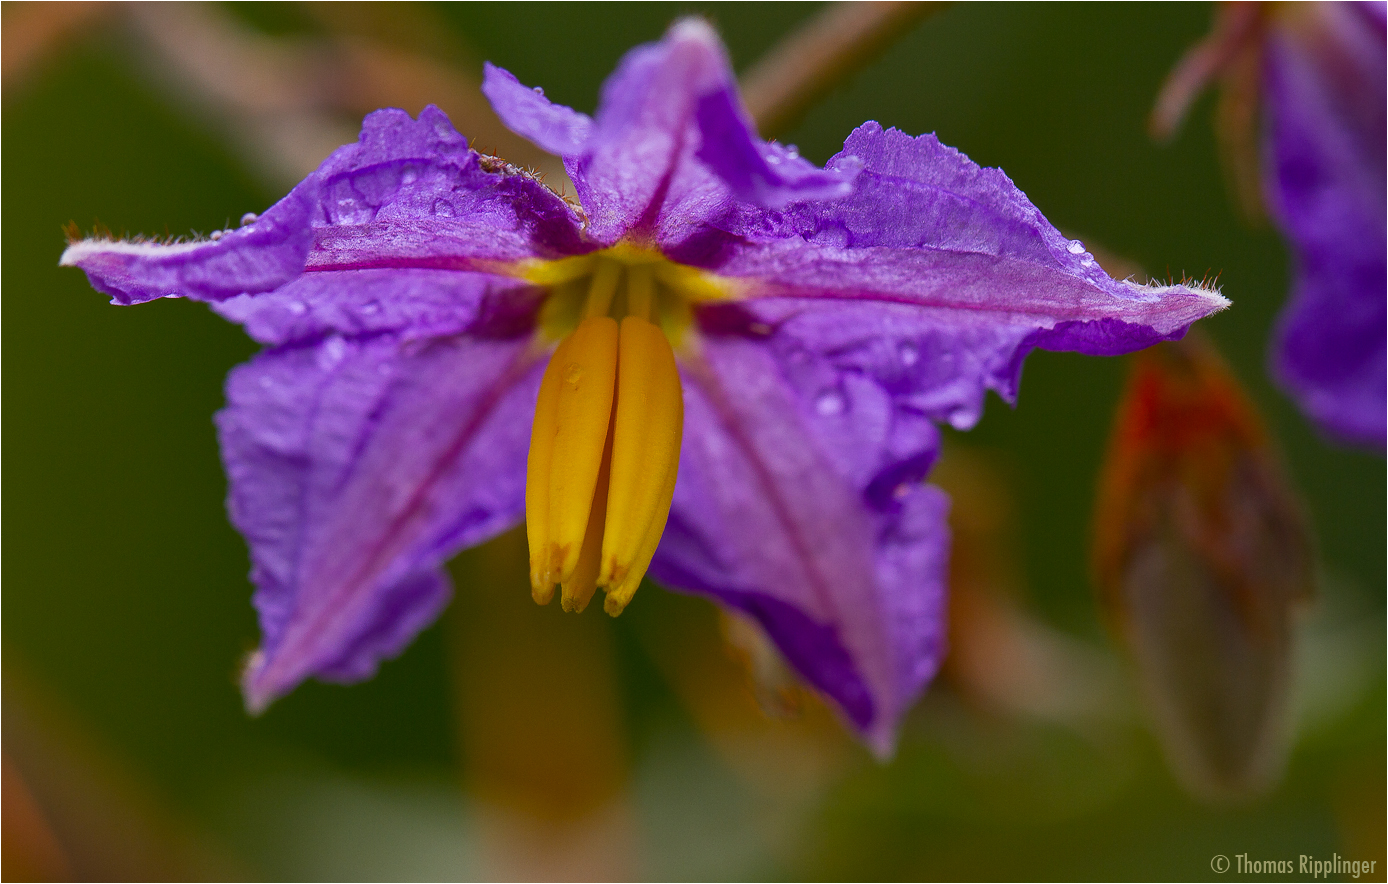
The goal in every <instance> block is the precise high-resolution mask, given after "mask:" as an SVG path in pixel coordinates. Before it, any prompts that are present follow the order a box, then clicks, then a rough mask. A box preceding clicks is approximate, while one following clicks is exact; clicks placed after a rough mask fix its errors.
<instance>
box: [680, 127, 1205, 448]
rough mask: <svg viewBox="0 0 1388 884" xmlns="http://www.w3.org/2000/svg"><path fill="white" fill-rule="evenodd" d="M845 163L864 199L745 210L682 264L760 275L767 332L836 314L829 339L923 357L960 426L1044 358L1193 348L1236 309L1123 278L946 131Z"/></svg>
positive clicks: (687, 251) (759, 310)
mask: <svg viewBox="0 0 1388 884" xmlns="http://www.w3.org/2000/svg"><path fill="white" fill-rule="evenodd" d="M846 155H851V156H855V157H858V158H860V159H861V160H862V161H863V162H865V164H866V166H865V168H864V170H863V172H862V173H861V175H860V176H859V178H858V181H857V184H856V186H855V189H854V193H853V194H852V195H851V196H848V197H845V198H843V199H839V200H834V201H807V202H803V203H796V204H793V205H791V206H789V207H788V208H787V209H786V210H785V211H783V212H767V211H763V210H756V209H752V208H749V207H743V208H742V209H741V210H740V211H739V212H738V213H737V214H736V215H730V216H728V217H726V218H724V219H722V222H721V224H722V227H713V226H710V227H708V228H706V229H705V230H704V231H703V232H701V233H700V234H699V235H696V236H693V237H691V238H690V239H689V240H687V241H686V242H685V243H684V244H683V245H682V246H681V247H680V249H679V250H678V251H677V256H678V257H679V258H682V259H683V260H686V261H688V262H690V263H694V264H699V265H702V266H706V267H709V268H710V269H713V270H715V271H716V272H718V273H720V274H724V275H728V276H733V277H741V278H744V279H746V280H747V283H748V285H749V293H748V298H747V300H745V301H743V302H742V304H741V305H740V307H739V309H741V310H743V311H745V313H746V315H748V316H750V317H753V318H756V319H757V320H758V322H757V323H756V324H758V325H764V326H774V325H777V324H778V323H780V322H783V321H785V320H786V319H787V318H789V317H791V316H797V315H802V314H810V313H815V312H822V313H823V318H822V320H820V324H821V325H822V326H823V331H822V333H823V334H824V335H827V336H829V337H830V338H836V337H845V336H847V337H852V338H864V337H865V335H867V334H869V333H870V334H874V335H885V336H886V337H888V338H891V339H894V342H895V343H894V346H896V347H897V348H898V349H897V351H896V355H895V356H894V357H893V359H894V360H895V361H897V362H899V361H900V357H901V355H902V354H903V353H905V354H908V356H907V358H910V355H914V356H915V357H919V366H920V367H919V368H917V369H916V370H915V377H914V380H913V381H912V382H913V383H915V384H917V385H918V386H917V391H918V393H919V394H920V395H921V396H922V397H923V398H924V399H926V400H929V401H931V402H932V403H933V404H932V405H931V406H930V413H931V414H932V415H934V416H936V417H940V418H943V419H947V420H949V421H950V422H951V423H952V424H954V425H955V426H956V427H960V428H963V427H967V426H970V425H972V424H973V422H974V421H975V420H977V417H978V415H979V413H980V410H979V406H980V405H981V402H982V395H983V391H984V390H985V389H993V390H996V391H997V392H998V393H999V394H1001V395H1002V396H1004V397H1005V398H1007V399H1009V400H1010V399H1012V398H1013V397H1014V396H1015V394H1016V387H1017V379H1018V373H1019V372H1020V370H1021V364H1022V359H1023V358H1024V357H1025V355H1026V353H1027V352H1028V351H1029V350H1030V349H1032V348H1033V347H1038V346H1039V347H1043V348H1046V349H1053V350H1077V351H1079V352H1082V353H1089V354H1093V355H1114V354H1117V353H1124V352H1128V351H1131V350H1135V349H1139V348H1141V347H1145V346H1148V345H1150V344H1153V343H1156V342H1157V341H1160V340H1167V339H1171V338H1177V337H1180V336H1181V335H1182V334H1184V333H1185V330H1186V328H1188V327H1189V325H1190V324H1191V323H1192V322H1194V321H1195V320H1197V319H1199V318H1201V317H1204V316H1207V315H1209V314H1210V313H1213V312H1215V311H1217V310H1220V309H1222V308H1223V307H1225V306H1226V305H1227V304H1228V301H1226V300H1225V299H1224V298H1223V297H1221V296H1220V295H1218V294H1217V293H1215V292H1213V291H1210V290H1208V289H1203V288H1200V287H1198V286H1193V285H1184V284H1181V285H1170V286H1144V285H1139V284H1136V283H1133V282H1127V281H1116V280H1113V279H1111V278H1109V276H1108V275H1107V274H1106V273H1105V272H1104V271H1103V270H1102V269H1101V268H1100V267H1099V265H1098V263H1097V262H1095V261H1094V259H1093V257H1092V256H1090V255H1089V253H1088V252H1087V251H1085V249H1084V247H1083V245H1082V244H1080V243H1078V242H1074V241H1071V240H1068V239H1066V238H1065V237H1063V236H1062V235H1061V234H1060V233H1059V232H1058V231H1056V230H1055V228H1054V227H1052V226H1051V225H1050V223H1049V222H1047V221H1046V219H1045V218H1044V217H1043V216H1042V215H1041V213H1040V212H1039V211H1038V210H1037V209H1036V207H1035V206H1033V205H1032V204H1031V203H1030V202H1029V201H1028V200H1027V199H1026V197H1025V195H1023V194H1022V193H1021V191H1019V190H1017V188H1016V187H1015V186H1014V185H1013V184H1012V182H1011V181H1010V180H1008V178H1007V176H1005V175H1004V174H1003V173H1002V172H1000V171H998V170H996V169H982V168H979V167H978V166H977V165H975V164H974V163H972V162H971V161H970V160H969V159H968V158H967V157H965V156H964V155H963V154H960V153H959V152H958V151H955V150H953V149H951V148H948V147H945V146H943V145H941V144H940V143H939V141H938V140H937V139H936V138H935V137H934V136H933V135H925V136H921V137H920V138H911V137H909V136H907V135H904V134H902V133H901V132H898V131H896V130H887V131H883V130H882V128H881V127H880V126H878V125H877V124H875V123H868V124H865V125H864V126H862V127H860V128H859V129H857V130H856V131H855V132H854V133H853V134H852V135H851V136H850V137H849V139H848V141H847V142H846V143H845V145H844V154H841V155H840V156H846ZM830 165H831V166H833V165H834V161H831V163H830ZM723 309H725V308H723V307H721V306H714V307H712V308H708V309H706V310H705V311H704V313H705V315H706V317H708V316H711V315H712V314H715V313H717V312H718V311H719V310H723ZM708 321H712V322H718V321H719V320H717V319H709V320H708ZM902 347H904V348H906V349H905V350H901V349H900V348H902ZM912 348H914V353H913V354H912Z"/></svg>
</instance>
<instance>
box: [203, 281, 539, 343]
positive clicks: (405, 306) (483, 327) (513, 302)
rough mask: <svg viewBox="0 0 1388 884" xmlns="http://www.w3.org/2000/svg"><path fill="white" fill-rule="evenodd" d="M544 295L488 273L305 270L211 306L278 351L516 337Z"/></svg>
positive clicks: (528, 324)
mask: <svg viewBox="0 0 1388 884" xmlns="http://www.w3.org/2000/svg"><path fill="white" fill-rule="evenodd" d="M542 297H543V293H542V292H540V291H539V290H538V289H532V288H530V287H529V286H528V285H527V284H525V283H521V282H518V281H517V280H515V279H512V278H510V277H504V276H493V275H491V274H486V273H459V272H457V271H453V270H421V269H410V268H402V269H372V270H333V271H318V272H312V273H305V274H304V275H303V276H300V277H299V278H298V279H295V280H294V281H293V282H290V283H289V284H287V285H285V286H282V287H281V288H279V289H277V290H276V291H273V292H266V293H264V294H259V295H240V296H238V297H235V298H229V299H227V300H225V301H222V302H220V303H217V304H213V305H212V309H213V310H215V311H216V312H217V313H219V314H220V315H222V316H223V317H225V318H227V319H229V320H231V321H232V322H238V323H241V324H242V325H243V326H244V327H245V329H246V333H247V334H249V335H250V336H251V337H253V338H255V339H256V340H257V341H260V342H261V343H264V344H271V345H274V346H279V345H283V344H290V343H304V342H308V341H314V340H317V339H320V338H323V337H326V336H328V335H334V334H336V335H343V336H347V337H353V336H360V335H377V334H383V333H387V332H390V333H396V334H399V335H400V336H402V337H404V338H410V339H416V338H426V337H438V336H442V335H452V334H458V333H460V332H463V331H468V330H471V331H472V332H473V333H475V334H482V335H484V336H488V337H494V336H499V337H513V336H515V335H517V334H521V333H523V332H524V331H525V330H528V329H530V328H533V327H534V315H535V311H536V310H537V309H538V307H539V304H540V300H541V298H542Z"/></svg>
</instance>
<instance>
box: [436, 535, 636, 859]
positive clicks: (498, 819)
mask: <svg viewBox="0 0 1388 884" xmlns="http://www.w3.org/2000/svg"><path fill="white" fill-rule="evenodd" d="M527 560H528V553H527V550H526V542H525V529H524V527H520V528H517V529H515V530H513V531H508V532H507V533H505V534H502V535H501V536H499V537H496V538H493V539H492V540H490V541H488V542H487V543H484V544H482V545H481V546H477V547H473V548H472V549H469V550H466V551H464V552H463V553H461V554H460V555H459V556H458V557H457V558H456V559H455V560H454V561H453V563H452V565H451V567H450V570H451V571H452V573H453V577H454V581H455V583H456V585H457V588H458V593H457V598H456V599H455V600H454V602H453V604H452V605H451V606H449V610H448V628H449V633H450V636H449V637H450V639H451V641H450V644H451V646H452V647H451V655H450V656H451V657H452V661H451V662H452V669H453V695H454V708H455V714H456V716H457V722H458V731H459V737H460V742H461V743H462V750H463V751H462V755H463V761H464V768H465V772H466V773H465V776H466V779H467V785H468V788H469V791H470V792H471V795H472V798H473V800H474V802H475V804H474V809H475V812H476V822H477V827H478V828H477V837H478V841H479V851H480V859H479V861H480V862H481V863H482V866H483V869H484V874H483V877H485V878H491V879H494V880H532V881H549V880H590V881H591V880H599V881H600V880H625V879H629V878H632V877H635V863H636V859H635V857H636V853H637V851H636V847H635V842H636V834H635V827H634V824H633V822H632V818H631V813H630V809H629V807H628V805H627V800H626V796H625V789H626V786H627V776H628V769H629V758H628V754H627V745H626V734H625V730H624V727H623V720H622V719H623V716H622V705H621V697H620V695H619V692H618V689H617V688H618V685H617V668H616V661H615V659H614V656H615V654H614V650H613V639H612V630H613V624H612V620H611V618H609V617H606V616H605V615H603V614H602V612H601V610H599V609H597V608H594V609H593V610H591V611H590V612H588V613H587V614H578V615H573V614H565V613H563V612H562V611H560V610H559V606H558V605H551V606H549V607H547V608H540V607H537V606H536V605H535V603H534V602H532V601H531V600H530V580H529V576H528V567H527Z"/></svg>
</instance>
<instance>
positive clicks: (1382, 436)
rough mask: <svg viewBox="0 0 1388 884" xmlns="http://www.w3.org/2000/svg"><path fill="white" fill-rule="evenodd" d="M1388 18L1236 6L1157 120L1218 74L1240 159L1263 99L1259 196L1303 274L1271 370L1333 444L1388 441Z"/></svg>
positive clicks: (1355, 7) (1360, 7)
mask: <svg viewBox="0 0 1388 884" xmlns="http://www.w3.org/2000/svg"><path fill="white" fill-rule="evenodd" d="M1384 10H1385V6H1384V4H1383V3H1382V2H1376V3H1284V4H1275V5H1273V4H1266V5H1264V4H1252V3H1230V4H1227V5H1225V6H1223V7H1222V8H1221V9H1220V12H1219V13H1218V15H1217V17H1216V20H1215V27H1214V29H1213V31H1212V32H1211V34H1210V36H1209V37H1208V38H1206V39H1205V40H1204V41H1202V42H1201V43H1200V44H1198V45H1197V46H1195V47H1194V48H1192V49H1191V51H1190V52H1189V53H1187V55H1186V56H1185V58H1183V59H1182V60H1181V62H1180V64H1178V65H1177V67H1176V69H1175V70H1174V71H1173V72H1172V74H1171V77H1170V78H1169V79H1168V80H1167V83H1166V86H1165V87H1163V90H1162V94H1161V96H1160V97H1159V98H1158V101H1157V108H1156V111H1155V112H1154V120H1153V121H1154V125H1155V128H1156V129H1157V130H1158V131H1159V132H1160V133H1162V134H1168V133H1169V132H1170V131H1172V130H1173V129H1174V128H1175V126H1176V125H1177V124H1178V123H1179V121H1180V119H1181V117H1182V116H1183V115H1184V113H1185V111H1186V110H1187V109H1188V108H1189V106H1190V104H1191V102H1193V101H1194V99H1195V97H1196V95H1198V94H1199V93H1200V91H1201V90H1202V89H1203V88H1204V86H1205V84H1206V83H1207V82H1208V81H1209V79H1210V78H1212V77H1214V76H1216V75H1218V76H1220V77H1221V78H1222V80H1223V83H1224V96H1223V100H1222V101H1221V122H1222V123H1224V125H1223V126H1221V128H1220V132H1221V135H1222V136H1224V138H1225V139H1226V140H1227V141H1229V142H1231V143H1232V144H1233V145H1234V146H1235V147H1236V148H1237V147H1238V145H1239V142H1241V141H1242V140H1244V134H1243V129H1245V128H1246V126H1245V124H1249V123H1251V121H1252V119H1253V109H1254V108H1255V107H1256V104H1257V100H1258V93H1259V91H1261V93H1262V104H1263V112H1264V120H1263V162H1262V178H1263V187H1262V189H1263V195H1264V198H1265V200H1266V201H1267V203H1268V205H1269V208H1270V209H1271V211H1272V214H1273V217H1274V218H1275V220H1276V221H1277V224H1278V226H1279V227H1281V228H1282V232H1283V233H1284V234H1285V235H1286V237H1287V239H1288V241H1289V243H1290V245H1291V247H1292V252H1293V257H1294V265H1295V266H1294V268H1293V281H1292V292H1291V298H1290V299H1289V300H1288V302H1287V305H1286V307H1285V308H1284V309H1283V311H1282V315H1281V316H1280V317H1279V318H1278V321H1277V327H1276V329H1275V331H1274V333H1273V345H1272V352H1271V354H1270V369H1271V372H1272V374H1273V376H1274V377H1275V378H1277V380H1278V381H1279V382H1280V383H1281V385H1282V386H1283V387H1284V388H1285V389H1286V390H1287V392H1288V393H1290V394H1291V395H1292V397H1293V398H1295V399H1296V401H1297V402H1298V404H1299V405H1300V406H1301V408H1302V410H1303V411H1304V412H1305V413H1306V414H1307V416H1309V417H1310V418H1311V419H1312V420H1313V421H1315V423H1316V424H1317V425H1318V426H1319V427H1320V428H1321V429H1322V430H1323V431H1325V432H1326V433H1327V434H1329V435H1331V436H1333V437H1336V438H1339V439H1342V440H1344V441H1347V442H1352V443H1356V444H1360V445H1367V446H1372V447H1378V448H1383V447H1384V445H1385V441H1388V368H1386V367H1385V366H1388V353H1385V326H1386V325H1388V315H1386V308H1388V264H1385V245H1384V243H1385V239H1388V210H1385V205H1388V186H1386V185H1385V164H1386V163H1388V152H1386V151H1385V145H1386V144H1388V135H1385V132H1386V131H1388V118H1385V110H1384V108H1385V105H1388V87H1386V85H1385V84H1388V75H1386V74H1385V66H1388V55H1386V54H1385V35H1384ZM1236 154H1237V150H1236ZM1246 165H1248V166H1253V165H1255V163H1254V162H1252V161H1251V160H1250V162H1249V163H1247V164H1246ZM1242 171H1244V170H1241V169H1240V170H1236V175H1237V173H1238V172H1242ZM1239 177H1242V176H1239Z"/></svg>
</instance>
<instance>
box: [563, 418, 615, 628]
mask: <svg viewBox="0 0 1388 884" xmlns="http://www.w3.org/2000/svg"><path fill="white" fill-rule="evenodd" d="M611 463H612V433H611V430H610V428H609V431H608V434H607V445H606V447H605V449H604V450H603V460H602V469H601V470H600V471H599V472H598V484H597V486H596V487H595V488H594V489H593V509H592V511H591V512H589V514H588V527H587V528H586V529H585V530H584V534H583V547H582V549H581V550H580V551H579V554H578V565H577V567H575V568H574V572H573V574H571V575H569V579H568V580H566V581H564V586H563V589H562V591H561V593H560V598H559V604H560V605H562V606H563V608H564V610H565V611H568V612H569V613H571V614H576V613H578V612H579V611H582V610H583V609H584V608H586V607H588V602H589V601H591V600H592V598H593V593H595V592H597V589H598V566H599V565H600V564H601V563H602V526H603V523H604V522H605V521H606V520H607V489H608V476H609V475H610V472H611V470H610V467H611ZM550 591H551V592H553V589H552V588H551V590H550Z"/></svg>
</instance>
